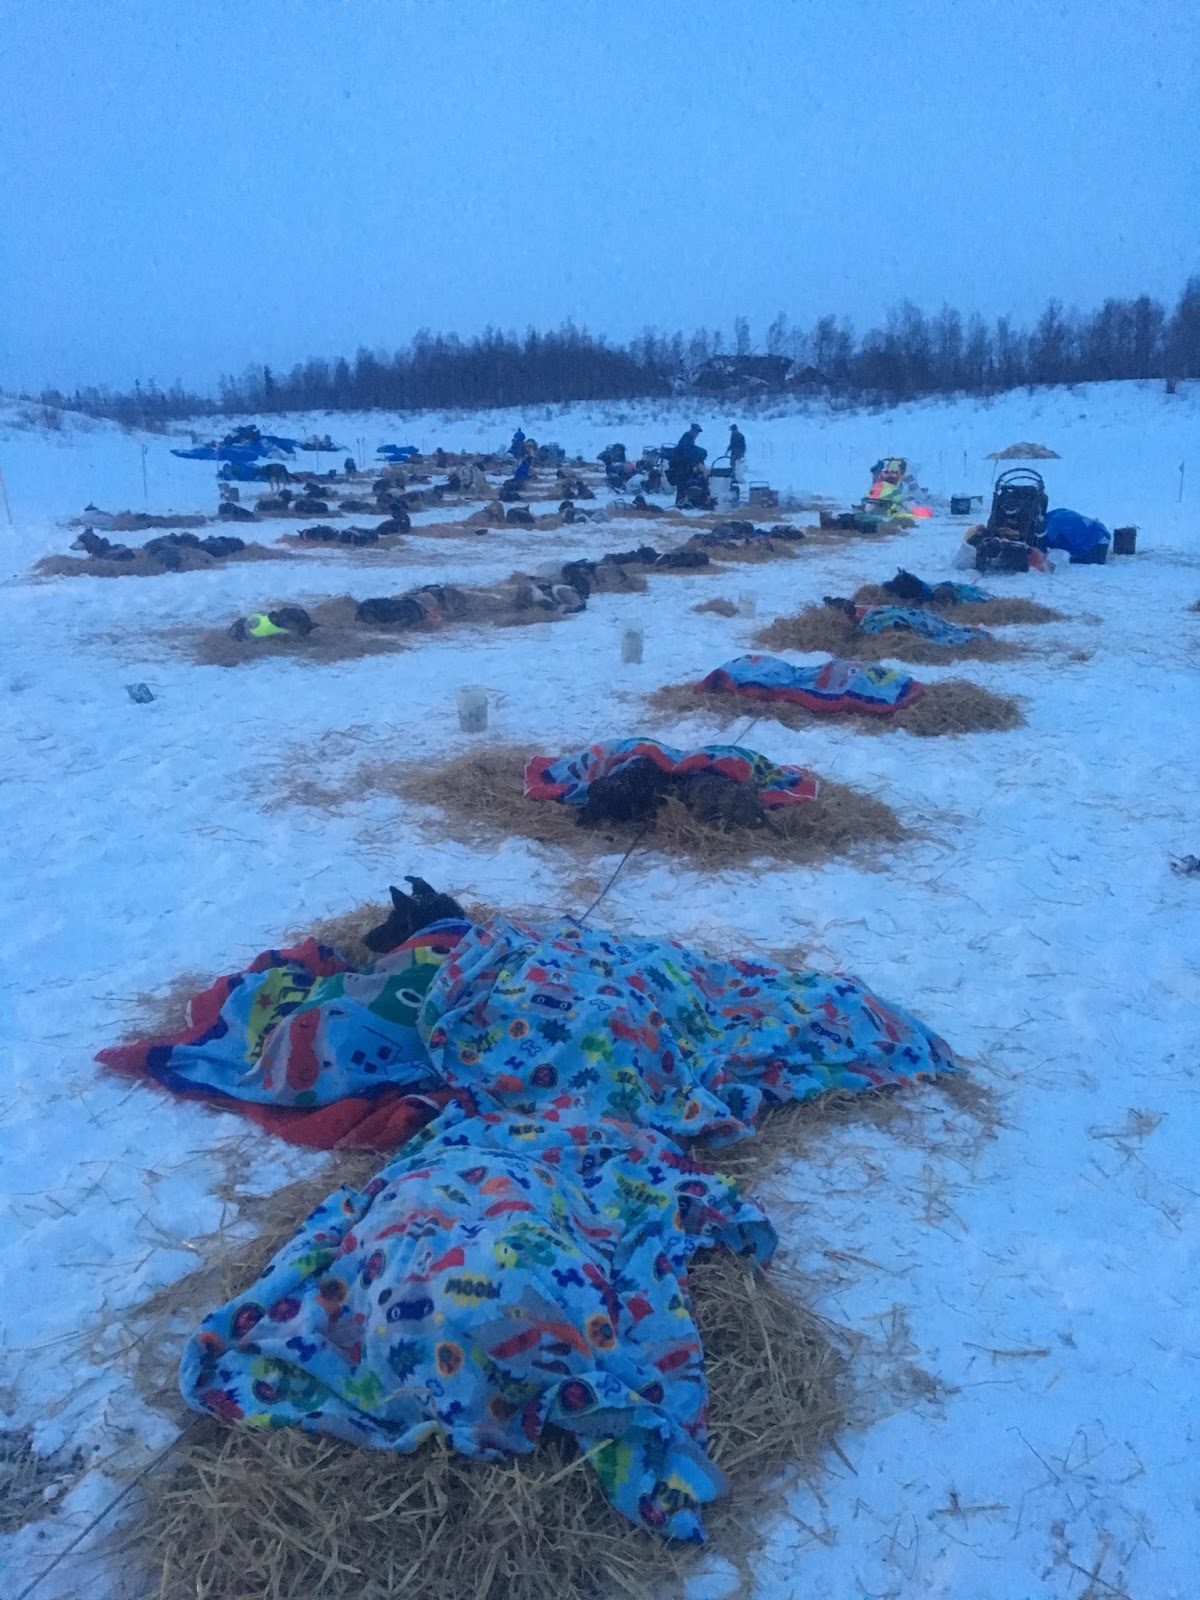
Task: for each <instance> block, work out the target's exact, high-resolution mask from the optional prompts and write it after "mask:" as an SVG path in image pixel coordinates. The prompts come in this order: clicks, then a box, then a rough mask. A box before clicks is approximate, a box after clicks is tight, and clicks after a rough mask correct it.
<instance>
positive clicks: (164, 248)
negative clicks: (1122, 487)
mask: <svg viewBox="0 0 1200 1600" xmlns="http://www.w3.org/2000/svg"><path fill="white" fill-rule="evenodd" d="M1197 270H1200V6H1198V5H1197V3H1196V0H1157V3H1148V0H1120V3H1116V0H1086V3H1085V0H1057V3H1049V4H1042V3H1038V0H925V3H913V0H741V3H728V0H691V3H684V0H595V3H593V0H522V3H520V4H517V3H510V0H270V3H268V0H0V386H3V387H8V388H14V387H18V386H24V387H31V386H33V387H37V386H40V385H42V384H43V383H54V384H58V385H62V386H68V385H72V384H74V383H76V382H81V383H114V384H128V383H129V382H130V381H131V380H132V379H133V378H135V377H139V376H140V377H141V378H143V379H147V378H150V377H154V378H156V379H157V380H158V381H159V382H160V383H163V384H169V383H170V382H172V381H173V380H174V379H176V378H180V379H182V380H183V381H184V382H185V383H188V384H198V385H201V386H204V387H208V386H211V385H212V384H213V383H214V382H215V380H216V378H217V377H218V376H219V375H220V374H221V373H222V372H226V371H230V370H237V371H240V370H241V369H242V368H243V367H244V366H245V365H246V364H247V363H249V362H250V361H267V362H270V363H272V364H277V365H289V364H290V363H291V362H292V361H293V360H295V359H297V358H300V357H303V356H306V355H309V354H337V353H341V352H352V351H353V350H354V349H355V348H356V347H357V346H358V345H360V344H366V345H369V346H372V347H376V346H383V347H385V348H394V347H395V346H396V345H397V344H399V343H401V342H403V341H405V340H406V339H407V338H408V336H409V335H411V334H412V333H413V332H414V331H415V330H416V329H417V328H418V327H420V326H422V325H428V326H431V327H435V328H441V329H446V330H457V331H459V332H462V333H470V332H474V331H477V330H478V329H480V328H482V327H484V326H485V325H487V324H489V323H494V324H499V325H501V326H504V327H525V326H526V325H528V324H531V323H533V324H538V325H541V326H546V325H551V324H557V323H559V322H560V321H562V320H563V319H565V318H567V317H572V318H574V319H575V320H576V321H577V322H580V323H584V324H586V325H587V326H588V327H590V328H592V329H593V330H595V331H603V332H606V333H609V334H612V335H614V336H617V337H625V336H628V335H630V334H632V333H635V332H637V331H638V330H639V329H641V328H642V327H643V326H644V325H646V324H648V323H653V324H657V325H659V326H663V327H668V328H674V327H678V326H683V327H688V328H690V327H694V326H695V325H697V324H699V323H707V324H710V325H720V326H722V327H724V328H726V329H728V328H729V327H730V325H731V324H732V321H733V318H734V317H735V316H736V315H738V314H739V313H744V314H745V315H747V316H748V317H749V318H750V320H751V324H752V327H753V330H754V333H755V336H756V338H759V337H761V335H762V333H763V331H764V330H765V327H766V324H767V323H768V322H769V321H770V319H771V318H772V317H773V316H774V315H775V313H776V312H777V311H779V310H781V309H782V310H785V311H786V312H787V313H788V315H789V316H790V317H792V318H793V319H795V320H799V321H810V320H812V319H813V318H815V317H816V316H817V315H819V314H820V313H822V312H825V311H827V310H832V311H835V312H838V313H845V314H847V315H848V316H850V317H851V318H852V319H853V320H854V322H855V323H856V324H857V325H859V326H860V327H861V326H864V325H867V324H870V323H872V322H874V321H876V320H878V319H879V318H880V317H881V315H882V313H883V312H884V310H885V309H886V307H887V306H888V305H889V304H892V303H894V302H895V301H897V300H899V299H901V298H903V297H905V296H907V297H910V298H911V299H913V300H915V301H917V302H918V303H919V304H921V305H924V306H926V307H928V308H931V309H936V307H937V306H938V305H940V304H941V303H942V302H943V301H949V302H951V303H953V304H957V305H959V306H960V307H961V308H962V309H964V310H971V309H979V310H982V311H983V312H985V313H986V314H988V315H989V316H995V315H997V314H1000V313H1010V314H1013V315H1015V316H1017V317H1019V318H1029V317H1031V316H1032V315H1034V314H1035V313H1036V311H1037V309H1038V308H1039V306H1040V305H1041V304H1042V303H1043V302H1044V301H1045V300H1046V299H1047V297H1049V296H1050V295H1051V294H1057V295H1059V296H1061V297H1062V298H1063V299H1064V300H1066V301H1067V302H1068V303H1071V302H1075V303H1077V304H1079V305H1081V306H1089V305H1091V304H1093V303H1094V302H1096V301H1098V300H1100V299H1102V298H1103V297H1104V296H1105V295H1106V294H1129V293H1135V292H1140V291H1141V290H1143V289H1148V290H1149V291H1151V292H1152V293H1156V294H1158V295H1160V296H1162V297H1164V298H1167V299H1172V298H1173V297H1174V296H1175V294H1176V293H1177V292H1178V290H1179V288H1180V286H1181V284H1182V281H1183V279H1184V278H1185V277H1186V276H1187V275H1188V273H1189V272H1194V271H1197Z"/></svg>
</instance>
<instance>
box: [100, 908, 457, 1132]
mask: <svg viewBox="0 0 1200 1600" xmlns="http://www.w3.org/2000/svg"><path fill="white" fill-rule="evenodd" d="M468 926H469V924H467V923H465V922H439V923H435V924H433V926H432V927H430V928H426V929H423V930H422V932H420V933H419V934H417V935H416V937H415V938H413V939H410V940H409V941H408V942H407V943H406V944H404V945H402V946H401V947H400V949H399V950H394V951H392V952H390V953H389V954H388V955H386V956H383V957H381V958H380V960H378V961H376V962H375V963H374V965H373V966H370V967H368V968H367V969H366V970H365V971H363V972H357V971H354V970H353V969H352V968H351V967H350V965H349V963H348V962H347V961H346V960H345V959H344V958H343V957H342V956H340V955H339V954H338V952H337V951H336V950H333V949H331V948H330V947H329V946H328V945H322V944H318V943H317V941H316V940H315V939H308V940H306V941H305V942H304V943H303V944H301V945H297V946H295V947H294V948H291V949H284V950H268V951H265V952H264V954H262V955H260V956H259V957H258V958H257V959H256V960H255V961H254V962H252V963H251V965H250V967H249V969H248V970H247V971H246V972H242V973H235V974H232V975H231V976H228V977H223V978H218V979H217V980H216V982H215V983H213V984H212V985H210V987H209V988H208V989H205V990H204V991H203V992H202V993H200V994H198V995H196V996H195V998H194V999H193V1000H192V1001H191V1003H190V1005H189V1008H188V1016H189V1022H188V1026H187V1027H186V1028H185V1029H183V1030H182V1031H180V1032H179V1033H176V1034H174V1035H171V1036H170V1037H168V1038H165V1039H155V1040H142V1041H139V1042H138V1043H135V1044H127V1045H118V1046H116V1047H115V1048H112V1049H108V1050H102V1051H101V1052H100V1053H99V1055H98V1056H97V1058H96V1059H97V1060H98V1061H100V1062H102V1063H103V1064H104V1065H105V1066H108V1067H112V1068H114V1069H115V1070H116V1071H118V1072H126V1073H130V1074H131V1075H133V1076H136V1077H141V1078H146V1079H150V1080H153V1081H154V1082H156V1083H159V1084H161V1085H162V1086H163V1088H165V1089H170V1090H171V1091H173V1092H174V1093H175V1094H180V1095H184V1096H186V1097H189V1098H193V1099H205V1100H210V1101H214V1102H217V1103H219V1104H222V1105H224V1106H225V1107H226V1108H227V1109H232V1110H237V1111H240V1112H241V1113H242V1114H243V1115H245V1116H248V1117H250V1118H251V1119H252V1120H253V1121H255V1122H257V1123H259V1124H260V1125H261V1126H263V1127H265V1128H268V1129H270V1131H272V1132H274V1133H278V1134H280V1135H281V1136H282V1137H283V1138H285V1139H288V1140H290V1141H292V1142H293V1143H297V1144H305V1145H309V1146H314V1147H316V1148H318V1149H331V1148H334V1147H335V1146H342V1147H363V1148H371V1149H395V1148H397V1147H398V1146H400V1145H402V1144H403V1143H404V1142H405V1141H406V1140H407V1139H409V1138H411V1137H412V1135H413V1134H414V1133H415V1132H416V1131H417V1129H418V1128H420V1127H421V1126H422V1125H423V1124H424V1123H425V1122H427V1121H428V1120H429V1118H430V1117H432V1116H434V1115H435V1114H436V1113H437V1111H438V1110H439V1108H440V1107H441V1106H442V1105H443V1104H445V1099H446V1097H445V1096H444V1095H441V1096H438V1095H437V1094H434V1095H432V1096H431V1095H429V1094H428V1093H423V1092H422V1091H423V1090H429V1089H431V1088H433V1087H434V1086H435V1085H434V1074H433V1071H432V1069H431V1067H430V1064H429V1058H428V1054H427V1052H426V1050H425V1046H424V1044H423V1043H422V1041H421V1038H420V1036H419V1034H418V1032H417V1027H416V1020H417V1012H418V1009H419V1007H420V1004H421V1001H422V1000H423V999H424V997H425V993H426V990H427V989H428V987H429V984H430V982H431V981H432V979H433V976H434V974H435V973H436V972H437V969H438V966H439V965H440V963H441V962H442V960H443V959H444V957H445V955H446V953H447V952H448V951H449V950H451V949H453V947H454V945H455V944H456V943H457V942H458V940H459V939H461V937H462V936H463V934H464V933H465V932H466V931H467V928H468Z"/></svg>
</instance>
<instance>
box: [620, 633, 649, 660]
mask: <svg viewBox="0 0 1200 1600" xmlns="http://www.w3.org/2000/svg"><path fill="white" fill-rule="evenodd" d="M645 636H646V634H645V629H644V628H643V627H642V624H641V623H640V622H627V623H626V624H625V626H624V627H623V628H622V629H621V660H622V661H624V662H626V663H627V664H630V665H633V666H636V665H637V664H638V662H639V661H641V659H642V644H643V642H644V640H645Z"/></svg>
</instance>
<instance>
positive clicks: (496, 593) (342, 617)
mask: <svg viewBox="0 0 1200 1600" xmlns="http://www.w3.org/2000/svg"><path fill="white" fill-rule="evenodd" d="M622 579H623V581H622V582H621V584H620V587H622V588H625V589H628V590H630V591H633V590H636V589H639V588H645V584H644V582H643V581H642V580H640V579H638V578H636V577H629V576H628V575H624V574H623V575H622ZM614 586H615V584H614ZM458 593H459V594H460V595H461V597H462V603H463V605H464V607H465V610H464V613H463V615H462V616H461V617H453V616H451V617H448V618H447V619H446V621H445V623H444V624H443V625H442V626H441V627H440V628H431V627H421V626H417V627H387V626H386V625H383V624H370V623H364V622H356V621H355V613H356V611H357V609H358V605H359V602H358V601H357V600H356V599H355V598H354V596H353V595H348V594H344V595H336V596H333V597H331V598H329V599H326V600H319V601H316V602H315V603H314V602H310V603H309V604H307V605H306V606H305V609H306V610H307V612H308V614H309V616H310V617H311V618H312V620H313V622H314V623H315V624H316V626H315V627H314V628H313V631H312V632H311V633H308V634H303V635H301V634H286V635H278V634H277V635H273V636H272V637H270V638H267V639H235V638H233V636H232V635H231V634H230V632H229V629H228V628H227V627H222V628H194V627H188V626H184V627H178V628H170V629H167V630H165V631H164V635H163V637H165V638H166V639H168V640H169V641H171V642H172V643H173V644H174V645H175V646H176V648H178V649H180V650H182V651H183V652H184V653H185V654H187V655H188V656H190V657H191V659H192V660H193V661H195V662H196V663H197V664H198V665H200V666H205V667H237V666H242V665H244V664H245V663H248V662H253V661H269V660H272V659H274V658H275V657H279V656H285V657H288V658H290V659H293V660H296V661H302V662H305V663H307V664H308V665H310V666H326V665H328V664H329V663H330V662H332V661H352V660H356V659H358V658H359V657H361V656H378V655H390V654H391V653H392V652H393V651H397V650H410V649H412V647H413V644H414V642H415V641H417V640H419V639H420V638H421V637H422V636H426V635H429V634H433V633H439V634H440V633H444V632H446V631H447V629H449V628H451V627H453V626H454V625H455V624H456V623H463V624H468V623H476V624H479V623H484V624H488V625H490V626H493V627H500V628H504V627H515V626H518V625H520V624H531V623H538V622H560V621H563V620H564V619H565V618H567V617H569V616H571V615H573V613H571V612H565V611H546V610H543V609H542V608H541V607H539V606H535V605H530V606H525V607H518V606H515V605H513V604H512V597H511V593H509V592H506V591H505V589H504V588H503V587H502V586H500V587H497V588H496V589H495V590H474V589H461V590H459V591H458ZM285 604H291V605H295V604H297V602H296V601H295V600H291V601H268V602H267V604H266V605H265V606H263V608H262V609H263V610H264V611H270V610H272V609H274V607H275V606H277V605H285Z"/></svg>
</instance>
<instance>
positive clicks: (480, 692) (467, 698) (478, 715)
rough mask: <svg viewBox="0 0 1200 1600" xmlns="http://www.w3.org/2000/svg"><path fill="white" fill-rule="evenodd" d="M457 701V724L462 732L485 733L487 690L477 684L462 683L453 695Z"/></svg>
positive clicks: (486, 723)
mask: <svg viewBox="0 0 1200 1600" xmlns="http://www.w3.org/2000/svg"><path fill="white" fill-rule="evenodd" d="M455 699H456V700H457V702H458V725H459V727H460V728H461V729H462V731H463V732H464V733H485V732H486V731H487V725H488V697H487V690H486V689H481V688H479V686H478V685H477V684H472V683H464V684H463V685H462V686H461V687H460V688H459V690H458V692H457V694H456V695H455Z"/></svg>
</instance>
